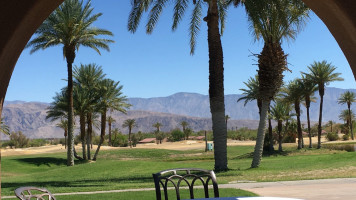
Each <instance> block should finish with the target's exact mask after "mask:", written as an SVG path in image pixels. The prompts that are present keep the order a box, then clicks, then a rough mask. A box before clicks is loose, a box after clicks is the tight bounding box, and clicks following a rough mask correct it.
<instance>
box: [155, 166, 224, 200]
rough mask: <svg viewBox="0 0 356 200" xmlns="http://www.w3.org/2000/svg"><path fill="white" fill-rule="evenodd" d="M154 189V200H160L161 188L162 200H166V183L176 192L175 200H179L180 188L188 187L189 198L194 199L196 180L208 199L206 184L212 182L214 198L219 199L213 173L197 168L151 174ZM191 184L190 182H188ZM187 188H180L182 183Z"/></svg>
mask: <svg viewBox="0 0 356 200" xmlns="http://www.w3.org/2000/svg"><path fill="white" fill-rule="evenodd" d="M152 175H153V179H154V182H155V187H156V199H157V200H162V197H161V186H162V188H163V191H164V199H165V200H168V192H167V190H168V183H172V184H173V186H174V188H173V189H175V192H176V197H177V200H180V199H181V197H180V188H184V187H188V189H189V193H190V198H191V199H194V184H195V183H196V181H197V180H199V181H198V182H201V183H202V184H203V188H204V194H205V198H209V192H208V184H209V181H211V182H212V185H213V189H214V197H219V188H218V183H217V182H216V176H215V173H214V171H212V170H205V169H198V168H177V169H168V170H163V171H160V172H158V173H155V174H152ZM189 180H190V181H191V182H190V181H189ZM183 181H184V182H185V183H186V184H187V185H188V186H181V183H182V182H183Z"/></svg>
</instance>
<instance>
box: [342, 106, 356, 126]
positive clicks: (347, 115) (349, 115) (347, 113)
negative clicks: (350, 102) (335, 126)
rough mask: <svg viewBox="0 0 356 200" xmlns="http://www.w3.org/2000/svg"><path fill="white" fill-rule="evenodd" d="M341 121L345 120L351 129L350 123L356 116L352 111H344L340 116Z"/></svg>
mask: <svg viewBox="0 0 356 200" xmlns="http://www.w3.org/2000/svg"><path fill="white" fill-rule="evenodd" d="M339 119H340V120H343V121H344V122H345V124H346V126H347V127H348V128H349V127H350V122H351V121H352V120H353V119H355V114H354V112H353V111H352V110H348V109H347V110H342V111H341V113H340V114H339Z"/></svg>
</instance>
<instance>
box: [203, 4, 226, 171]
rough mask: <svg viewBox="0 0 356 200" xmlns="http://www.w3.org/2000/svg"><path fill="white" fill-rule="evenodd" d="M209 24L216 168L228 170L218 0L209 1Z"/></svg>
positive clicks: (210, 80)
mask: <svg viewBox="0 0 356 200" xmlns="http://www.w3.org/2000/svg"><path fill="white" fill-rule="evenodd" d="M205 20H206V21H207V25H208V46H209V98H210V112H211V116H212V128H213V136H214V159H215V170H217V171H222V170H227V169H228V167H227V144H226V142H227V138H226V137H227V128H226V123H225V103H224V62H223V50H222V46H221V39H220V32H219V15H218V9H217V0H212V1H211V2H209V8H208V14H207V16H206V18H205Z"/></svg>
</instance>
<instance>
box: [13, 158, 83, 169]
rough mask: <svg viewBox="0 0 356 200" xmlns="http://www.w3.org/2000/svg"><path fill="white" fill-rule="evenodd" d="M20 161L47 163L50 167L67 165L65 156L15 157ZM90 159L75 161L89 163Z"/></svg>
mask: <svg viewBox="0 0 356 200" xmlns="http://www.w3.org/2000/svg"><path fill="white" fill-rule="evenodd" d="M15 160H17V161H20V162H24V163H27V164H32V165H36V166H41V165H46V166H48V167H51V165H57V166H60V165H67V159H65V158H54V157H35V158H18V159H15ZM87 162H88V161H85V160H82V161H78V160H76V161H75V164H84V163H87Z"/></svg>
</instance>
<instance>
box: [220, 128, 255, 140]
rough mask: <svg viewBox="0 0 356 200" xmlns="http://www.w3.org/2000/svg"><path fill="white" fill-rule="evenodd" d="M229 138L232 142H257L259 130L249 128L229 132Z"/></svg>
mask: <svg viewBox="0 0 356 200" xmlns="http://www.w3.org/2000/svg"><path fill="white" fill-rule="evenodd" d="M227 138H229V139H232V140H256V138H257V130H251V129H248V128H246V127H245V128H240V129H238V130H237V131H233V130H229V131H227Z"/></svg>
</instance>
